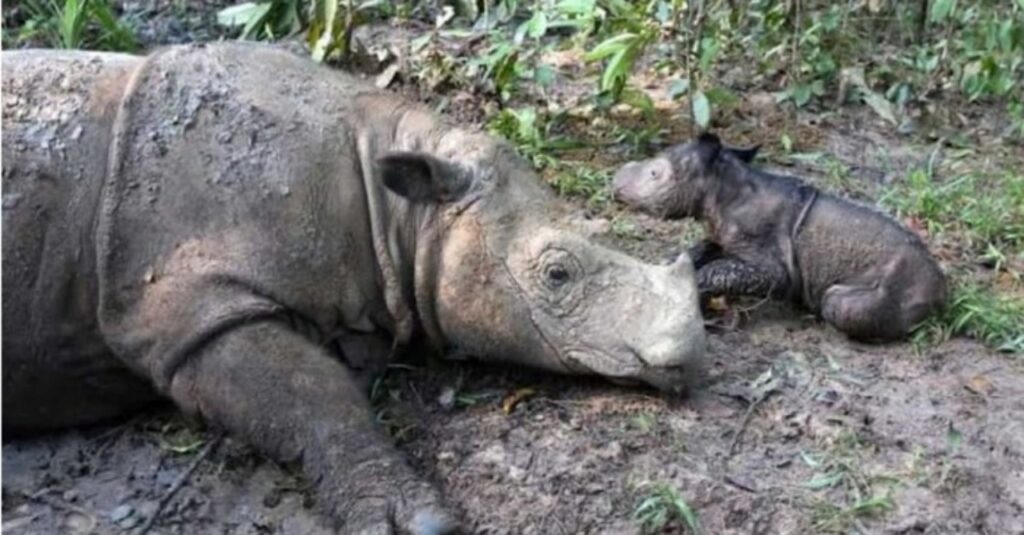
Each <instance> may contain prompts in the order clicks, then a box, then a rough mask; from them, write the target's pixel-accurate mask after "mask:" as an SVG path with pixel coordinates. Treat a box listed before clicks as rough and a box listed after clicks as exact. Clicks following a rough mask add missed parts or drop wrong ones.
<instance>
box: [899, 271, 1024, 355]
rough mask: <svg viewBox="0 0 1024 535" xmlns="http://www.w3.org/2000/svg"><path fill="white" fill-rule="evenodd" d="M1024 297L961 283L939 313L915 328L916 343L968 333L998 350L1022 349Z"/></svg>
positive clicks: (1023, 347) (1020, 350)
mask: <svg viewBox="0 0 1024 535" xmlns="http://www.w3.org/2000/svg"><path fill="white" fill-rule="evenodd" d="M1022 318H1024V300H1022V299H1020V298H1016V297H1014V296H1010V295H997V294H996V293H995V292H994V291H993V290H992V289H990V288H986V287H984V286H980V285H978V284H977V283H973V282H968V283H960V284H957V285H955V286H954V287H953V295H952V298H951V299H950V301H949V303H948V305H947V307H946V309H945V310H943V311H942V312H941V313H940V314H937V315H935V316H932V317H931V318H929V319H927V320H926V321H925V322H924V323H922V324H921V325H920V326H918V328H917V329H915V331H914V335H913V341H914V343H915V344H917V345H919V346H920V345H922V344H925V343H935V342H942V341H945V340H948V339H949V338H951V337H953V336H957V335H963V336H969V337H971V338H974V339H976V340H978V341H980V342H982V343H984V344H985V345H988V346H990V347H992V348H995V349H996V350H998V351H1006V352H1009V353H1024V321H1022Z"/></svg>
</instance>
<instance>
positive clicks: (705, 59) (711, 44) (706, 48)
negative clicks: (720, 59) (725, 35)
mask: <svg viewBox="0 0 1024 535" xmlns="http://www.w3.org/2000/svg"><path fill="white" fill-rule="evenodd" d="M717 53H718V41H717V40H715V39H714V38H711V37H705V38H704V39H701V40H700V60H699V62H698V63H699V65H700V72H708V67H710V66H711V62H712V61H714V59H715V54H717Z"/></svg>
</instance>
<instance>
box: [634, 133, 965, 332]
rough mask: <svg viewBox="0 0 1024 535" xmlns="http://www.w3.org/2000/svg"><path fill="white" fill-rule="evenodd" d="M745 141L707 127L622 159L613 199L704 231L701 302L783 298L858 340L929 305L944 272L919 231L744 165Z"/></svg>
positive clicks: (893, 328) (698, 253) (907, 323)
mask: <svg viewBox="0 0 1024 535" xmlns="http://www.w3.org/2000/svg"><path fill="white" fill-rule="evenodd" d="M756 153H757V148H753V149H733V148H728V147H723V146H722V145H721V143H720V141H719V140H718V138H717V137H715V136H714V135H713V134H705V135H702V136H701V137H700V138H698V139H697V140H696V141H693V142H691V143H686V144H681V145H677V146H675V147H671V148H669V149H667V150H665V151H664V152H663V153H661V154H659V155H658V156H657V157H655V158H652V159H650V160H645V161H641V162H631V163H628V164H626V165H624V166H623V167H622V168H620V169H619V170H618V172H617V173H616V175H615V179H614V188H615V194H616V197H617V198H619V199H621V200H622V201H623V202H625V203H626V204H627V205H629V206H631V207H633V208H636V209H640V210H643V211H646V212H649V213H652V214H654V215H657V216H661V217H666V218H677V217H684V216H692V217H695V218H698V219H700V220H702V221H703V222H704V223H705V226H706V229H707V234H708V238H707V239H706V240H705V241H703V242H700V243H698V244H697V245H695V246H694V247H693V248H691V250H690V252H689V255H690V256H691V257H692V258H693V262H694V264H695V265H696V267H697V269H698V273H697V281H698V288H699V289H700V293H701V296H702V299H706V298H707V297H709V296H713V295H733V296H736V295H750V296H772V297H775V298H787V299H791V300H794V301H796V302H800V303H803V305H805V306H806V307H808V308H810V309H811V311H813V312H815V313H818V314H819V315H820V316H821V317H822V318H823V319H824V320H825V321H827V322H829V323H830V324H832V325H834V326H835V327H836V328H837V329H839V330H840V331H843V332H845V333H846V334H847V335H849V336H850V337H851V338H854V339H861V340H879V341H880V340H891V339H896V338H900V337H902V336H905V335H906V334H907V333H908V332H909V331H910V330H911V328H912V327H913V326H914V325H916V324H917V323H919V322H920V321H922V320H923V319H925V318H926V317H927V316H928V315H929V314H931V313H933V312H934V311H936V310H937V309H939V308H940V307H941V306H942V305H943V303H944V302H945V300H946V292H947V290H946V280H945V277H944V275H943V273H942V271H941V269H940V268H939V266H938V265H937V264H936V262H935V260H934V259H932V257H931V256H930V255H929V253H928V248H927V247H926V246H925V244H924V243H923V242H922V241H921V240H920V238H918V236H917V235H915V234H914V233H912V232H910V231H909V230H907V229H906V228H904V227H903V226H901V225H900V224H899V223H897V222H896V221H895V220H893V219H892V218H890V217H888V216H887V215H885V214H882V213H881V212H878V211H876V210H874V209H872V208H869V207H867V206H863V205H860V204H856V203H854V202H851V201H848V200H845V199H841V198H838V197H834V196H832V195H828V194H825V193H822V192H819V191H818V190H817V189H815V188H814V187H812V186H810V185H807V184H805V183H803V182H802V181H800V180H799V179H796V178H793V177H788V176H781V175H774V174H771V173H767V172H764V171H761V170H758V169H755V168H753V167H751V166H750V165H748V164H749V163H750V161H751V160H752V159H753V158H754V156H755V155H756Z"/></svg>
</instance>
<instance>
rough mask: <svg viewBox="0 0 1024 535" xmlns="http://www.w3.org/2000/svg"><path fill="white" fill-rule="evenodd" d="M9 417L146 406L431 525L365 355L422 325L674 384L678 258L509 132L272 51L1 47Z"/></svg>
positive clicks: (58, 416)
mask: <svg viewBox="0 0 1024 535" xmlns="http://www.w3.org/2000/svg"><path fill="white" fill-rule="evenodd" d="M3 97H4V98H3V313H4V323H3V365H4V373H3V416H4V418H3V425H4V427H5V429H6V430H8V431H14V432H24V431H40V430H45V429H51V428H55V427H60V426H70V425H77V424H85V423H88V422H93V421H97V420H101V419H104V418H109V417H113V416H116V415H119V414H122V413H124V412H125V411H129V410H132V409H135V408H137V407H140V406H142V405H143V404H145V403H147V402H149V401H150V400H151V399H153V397H154V396H157V395H163V396H168V397H170V398H172V399H173V400H174V401H175V402H176V403H177V405H178V406H180V407H181V408H182V409H183V410H185V411H187V412H189V413H193V414H198V415H200V416H202V417H203V418H205V419H206V420H207V421H209V422H211V423H212V424H214V425H217V426H221V427H223V428H226V429H227V430H228V431H230V432H233V433H235V434H236V435H238V436H239V437H241V438H243V439H244V440H247V441H248V442H250V443H251V444H253V445H254V446H256V447H258V448H260V449H261V450H262V451H264V452H266V453H267V454H269V455H271V456H273V457H275V458H277V459H280V460H295V459H301V461H302V462H303V464H304V468H305V470H306V471H307V473H308V474H309V475H310V477H311V479H313V480H314V481H316V482H318V485H319V492H320V496H321V500H320V501H321V502H322V503H323V504H324V505H325V507H326V509H327V510H328V512H329V513H330V514H331V515H332V516H333V517H334V519H335V520H336V521H338V522H339V523H343V524H344V525H345V530H346V531H347V532H355V531H363V530H370V531H372V532H373V533H380V532H389V531H391V530H394V529H397V530H401V531H406V530H408V531H413V532H422V533H436V532H444V531H446V530H447V529H449V528H451V527H452V526H454V525H455V521H453V517H452V516H450V515H449V514H448V513H447V512H446V510H445V507H444V505H443V503H442V501H441V498H440V496H439V494H438V493H437V491H436V490H435V488H433V487H432V486H431V485H430V484H428V483H427V482H425V481H424V480H422V479H421V478H420V477H417V476H416V475H415V474H414V473H413V472H412V471H411V469H410V468H409V467H408V466H407V465H406V464H405V463H404V462H403V461H402V459H401V458H400V457H399V456H398V454H397V452H396V451H395V450H394V449H393V448H392V447H391V446H390V445H389V444H388V441H387V439H386V438H384V437H383V436H382V435H381V433H380V432H379V431H378V430H377V429H375V428H374V426H373V422H372V418H371V414H370V412H369V411H368V408H367V402H366V400H365V399H364V396H363V392H362V391H361V387H360V386H359V382H358V381H357V377H356V375H357V373H356V372H357V368H360V367H366V366H368V365H369V364H368V363H370V364H372V363H375V362H381V361H383V360H384V359H386V358H387V357H388V356H389V354H391V353H393V352H394V351H396V350H400V349H402V348H404V347H406V346H407V345H408V344H409V342H410V340H412V339H413V337H414V336H416V339H417V340H419V339H422V340H426V341H427V342H428V343H429V344H430V345H432V346H433V347H435V348H437V349H442V350H446V351H447V352H449V353H453V352H456V353H461V354H466V355H472V356H476V357H479V358H482V359H491V360H503V361H509V362H513V363H518V364H522V365H528V366H537V367H541V368H547V369H550V370H555V371H559V372H567V373H595V374H601V375H605V376H609V377H613V378H617V379H621V380H626V381H642V382H647V383H651V384H653V385H656V386H659V387H666V388H678V387H680V386H682V385H683V384H684V382H685V380H686V378H687V376H688V375H689V374H690V372H691V371H692V369H693V367H694V366H696V365H697V364H698V362H699V359H700V357H701V356H702V354H703V351H704V331H703V324H702V321H701V318H700V312H699V308H698V305H697V294H696V288H695V281H694V275H693V267H692V264H691V262H690V261H689V259H685V258H684V259H682V260H680V261H679V262H677V263H675V264H674V265H672V266H654V265H647V264H643V263H641V262H639V261H637V260H634V259H632V258H630V257H627V256H625V255H623V254H620V253H617V252H613V251H611V250H607V249H604V248H601V247H599V246H597V245H594V244H592V243H590V242H588V241H587V240H586V239H585V237H584V236H583V235H582V234H579V233H575V232H573V231H572V229H571V228H569V224H568V223H564V221H565V217H564V215H565V209H566V207H564V206H562V205H560V204H559V203H558V201H557V200H556V199H555V198H554V196H553V194H552V193H551V192H550V191H548V189H547V188H546V187H545V186H544V185H543V183H542V182H540V180H539V179H538V178H537V176H536V175H535V174H534V173H533V172H532V171H531V169H529V167H528V166H527V165H525V164H524V162H523V161H522V160H521V159H520V158H518V157H516V156H515V155H514V154H513V152H512V151H511V150H510V149H509V148H508V147H507V146H506V145H503V144H501V143H498V142H496V141H495V140H493V139H491V138H489V137H487V136H484V135H482V134H479V133H476V132H474V131H472V130H468V129H460V128H454V127H452V126H451V125H449V124H446V123H444V122H442V121H440V120H438V119H435V118H434V117H432V116H431V115H430V114H429V113H427V112H426V111H425V110H424V109H422V108H420V107H418V106H415V105H411V104H408V103H406V102H403V101H402V100H400V99H398V98H397V97H395V96H392V95H390V94H387V93H383V92H380V91H377V90H375V89H374V88H373V87H371V86H368V85H364V84H363V83H362V82H360V81H358V80H356V79H354V78H352V77H350V76H348V75H345V74H343V73H339V72H335V71H331V70H328V69H325V68H322V67H319V66H317V65H315V64H314V63H312V62H310V61H308V60H305V59H302V58H300V57H298V56H295V55H293V54H291V53H288V52H284V51H282V50H278V49H273V48H269V47H264V46H255V45H241V44H230V45H228V44H224V45H209V46H188V47H171V48H167V49H163V50H161V51H157V52H156V53H154V54H152V55H150V56H148V57H146V58H140V57H134V56H127V55H118V54H101V53H87V52H57V51H17V52H4V53H3Z"/></svg>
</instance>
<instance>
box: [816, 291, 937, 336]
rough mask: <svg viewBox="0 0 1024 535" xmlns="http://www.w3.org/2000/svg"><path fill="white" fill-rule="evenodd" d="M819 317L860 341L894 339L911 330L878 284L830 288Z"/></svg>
mask: <svg viewBox="0 0 1024 535" xmlns="http://www.w3.org/2000/svg"><path fill="white" fill-rule="evenodd" d="M919 315H920V314H919ZM821 317H822V319H824V320H825V321H827V322H828V323H830V324H832V325H833V326H835V328H837V329H839V330H840V331H843V332H844V333H846V335H847V336H849V337H850V338H853V339H859V340H892V339H896V338H899V337H901V336H903V335H904V334H906V333H907V332H908V331H909V330H910V328H911V327H912V326H913V325H912V323H908V322H907V321H906V320H905V318H904V314H903V310H902V307H901V306H900V304H899V303H898V302H897V300H896V299H894V296H893V295H892V294H891V292H889V291H888V290H887V289H886V287H885V285H880V284H874V285H862V286H857V285H849V284H835V285H833V286H830V287H829V288H828V290H826V291H825V295H824V296H823V297H822V300H821Z"/></svg>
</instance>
